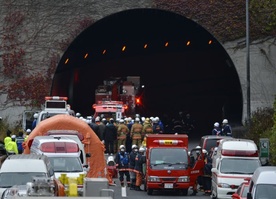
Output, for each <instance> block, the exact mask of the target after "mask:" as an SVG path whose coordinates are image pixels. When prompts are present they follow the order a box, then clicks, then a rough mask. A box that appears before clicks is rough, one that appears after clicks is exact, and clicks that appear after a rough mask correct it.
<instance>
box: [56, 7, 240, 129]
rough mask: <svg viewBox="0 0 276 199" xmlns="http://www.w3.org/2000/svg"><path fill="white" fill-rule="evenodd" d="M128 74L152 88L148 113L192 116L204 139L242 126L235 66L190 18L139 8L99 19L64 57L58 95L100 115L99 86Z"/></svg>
mask: <svg viewBox="0 0 276 199" xmlns="http://www.w3.org/2000/svg"><path fill="white" fill-rule="evenodd" d="M123 46H125V47H126V48H125V51H122V48H123ZM145 46H146V48H145ZM85 55H87V56H86V58H85ZM68 58H69V62H66V60H67V59H68ZM124 76H140V79H141V84H143V85H145V90H144V95H143V96H144V97H143V106H142V107H140V109H139V113H140V115H142V116H148V117H150V116H159V117H160V118H161V119H162V117H163V116H164V115H168V116H169V117H171V118H172V117H174V116H175V115H176V114H177V113H178V112H179V111H180V110H182V111H184V112H189V113H190V114H191V115H192V117H193V118H194V119H195V121H196V125H197V127H198V131H200V133H203V134H208V133H210V130H211V129H212V127H213V124H214V122H216V121H217V122H219V123H221V121H222V119H223V118H227V119H228V120H229V121H230V123H232V124H234V123H235V124H240V123H241V118H242V107H243V106H242V105H243V101H242V93H241V86H240V81H239V77H238V74H237V71H236V69H235V66H234V65H233V62H232V61H231V59H230V58H229V55H228V54H227V53H226V51H225V50H224V48H223V47H222V45H221V44H220V43H219V42H218V41H217V40H216V39H215V38H214V37H213V36H212V35H211V34H210V33H209V32H208V31H206V30H205V29H204V28H203V27H201V26H200V25H199V24H197V23H195V22H193V21H192V20H190V19H187V18H185V17H184V16H181V15H177V14H175V13H172V12H168V11H163V10H156V9H133V10H126V11H122V12H119V13H116V14H113V15H110V16H108V17H105V18H103V19H101V20H99V21H97V22H96V23H94V24H93V25H91V26H90V27H89V28H87V29H86V30H84V31H83V32H82V33H81V34H80V35H79V36H78V37H77V38H76V39H75V40H74V41H73V42H72V44H71V45H70V47H69V48H68V50H67V51H66V52H65V53H64V55H63V57H62V59H61V60H60V63H59V64H58V67H57V70H56V73H55V75H54V79H53V84H52V89H51V95H59V96H68V98H69V103H70V104H71V107H72V109H74V110H75V111H76V112H80V113H81V114H82V115H92V114H93V110H92V108H91V107H92V104H93V103H94V99H95V89H96V88H97V86H98V85H99V84H102V83H103V80H104V79H107V78H109V77H124Z"/></svg>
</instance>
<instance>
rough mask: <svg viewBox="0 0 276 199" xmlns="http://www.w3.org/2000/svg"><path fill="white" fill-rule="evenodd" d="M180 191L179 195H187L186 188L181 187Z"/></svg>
mask: <svg viewBox="0 0 276 199" xmlns="http://www.w3.org/2000/svg"><path fill="white" fill-rule="evenodd" d="M180 192H181V195H183V196H187V195H188V189H181V190H180Z"/></svg>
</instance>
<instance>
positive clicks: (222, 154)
mask: <svg viewBox="0 0 276 199" xmlns="http://www.w3.org/2000/svg"><path fill="white" fill-rule="evenodd" d="M212 164H213V165H212V167H213V168H212V195H211V197H212V198H213V199H218V198H231V196H232V194H234V193H235V192H236V190H237V188H238V187H239V185H240V184H241V183H242V182H244V179H245V178H251V177H252V175H253V173H254V171H255V170H256V169H257V168H258V167H260V166H261V162H260V159H259V154H258V148H257V145H256V144H255V143H254V141H253V140H249V139H236V138H229V139H222V140H220V141H219V145H218V147H217V152H216V155H215V156H214V157H213V162H212Z"/></svg>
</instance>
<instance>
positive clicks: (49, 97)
mask: <svg viewBox="0 0 276 199" xmlns="http://www.w3.org/2000/svg"><path fill="white" fill-rule="evenodd" d="M45 100H65V101H67V100H68V97H59V96H46V97H45Z"/></svg>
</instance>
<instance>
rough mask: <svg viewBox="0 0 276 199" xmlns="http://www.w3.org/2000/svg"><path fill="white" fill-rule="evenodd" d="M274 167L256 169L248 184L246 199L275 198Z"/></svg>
mask: <svg viewBox="0 0 276 199" xmlns="http://www.w3.org/2000/svg"><path fill="white" fill-rule="evenodd" d="M275 179H276V166H263V167H259V168H257V169H256V171H255V172H254V174H253V176H252V178H251V180H250V182H249V192H248V193H247V199H272V198H273V199H274V198H276V180H275Z"/></svg>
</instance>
